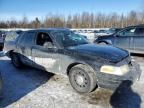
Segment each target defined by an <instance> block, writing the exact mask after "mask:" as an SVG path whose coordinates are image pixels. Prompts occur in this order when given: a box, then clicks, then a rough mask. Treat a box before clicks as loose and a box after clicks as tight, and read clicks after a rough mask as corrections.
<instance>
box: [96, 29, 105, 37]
mask: <svg viewBox="0 0 144 108" xmlns="http://www.w3.org/2000/svg"><path fill="white" fill-rule="evenodd" d="M94 33H95V36H105V35H108V30H95V31H94Z"/></svg>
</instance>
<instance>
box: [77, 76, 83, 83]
mask: <svg viewBox="0 0 144 108" xmlns="http://www.w3.org/2000/svg"><path fill="white" fill-rule="evenodd" d="M76 82H77V83H78V84H79V85H82V84H83V83H84V78H83V76H81V75H77V77H76Z"/></svg>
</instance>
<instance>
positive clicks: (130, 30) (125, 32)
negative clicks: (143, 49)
mask: <svg viewBox="0 0 144 108" xmlns="http://www.w3.org/2000/svg"><path fill="white" fill-rule="evenodd" d="M135 30H136V28H135V27H133V28H128V29H126V30H123V31H121V32H119V33H118V35H119V36H134V35H135Z"/></svg>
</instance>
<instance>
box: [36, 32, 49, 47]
mask: <svg viewBox="0 0 144 108" xmlns="http://www.w3.org/2000/svg"><path fill="white" fill-rule="evenodd" d="M47 43H52V39H51V38H50V36H49V35H48V34H47V33H43V32H40V33H38V35H37V39H36V45H39V46H44V47H45V46H46V45H47Z"/></svg>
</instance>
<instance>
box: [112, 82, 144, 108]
mask: <svg viewBox="0 0 144 108" xmlns="http://www.w3.org/2000/svg"><path fill="white" fill-rule="evenodd" d="M131 85H132V82H131V81H123V82H122V83H121V84H120V86H119V87H118V88H117V89H116V90H115V92H114V93H113V94H112V96H111V98H110V104H111V106H112V108H140V105H141V102H142V100H141V97H140V96H139V94H137V93H136V92H134V91H133V90H132V87H131Z"/></svg>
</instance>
